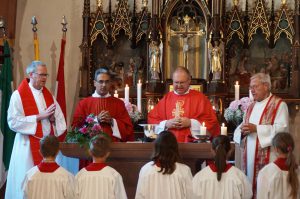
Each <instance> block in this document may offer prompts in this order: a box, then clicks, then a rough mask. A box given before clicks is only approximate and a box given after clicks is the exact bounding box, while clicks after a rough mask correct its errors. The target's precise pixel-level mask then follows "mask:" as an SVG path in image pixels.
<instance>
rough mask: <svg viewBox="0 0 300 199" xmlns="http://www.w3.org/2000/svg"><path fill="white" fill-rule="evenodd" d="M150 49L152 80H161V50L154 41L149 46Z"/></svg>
mask: <svg viewBox="0 0 300 199" xmlns="http://www.w3.org/2000/svg"><path fill="white" fill-rule="evenodd" d="M149 48H150V72H151V79H153V80H159V79H160V78H159V73H160V56H161V53H160V49H159V46H158V44H157V42H156V41H152V42H151V43H150V45H149Z"/></svg>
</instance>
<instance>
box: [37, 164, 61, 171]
mask: <svg viewBox="0 0 300 199" xmlns="http://www.w3.org/2000/svg"><path fill="white" fill-rule="evenodd" d="M37 167H38V168H39V170H40V172H43V173H53V172H54V171H56V169H58V168H59V165H58V164H57V163H56V162H41V163H40V164H38V165H37Z"/></svg>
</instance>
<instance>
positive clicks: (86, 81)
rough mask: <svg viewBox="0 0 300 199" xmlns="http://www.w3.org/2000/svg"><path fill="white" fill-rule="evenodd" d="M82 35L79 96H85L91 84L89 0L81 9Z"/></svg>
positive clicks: (85, 0)
mask: <svg viewBox="0 0 300 199" xmlns="http://www.w3.org/2000/svg"><path fill="white" fill-rule="evenodd" d="M82 18H83V36H82V43H81V45H80V49H81V53H82V63H81V64H82V65H81V67H80V71H79V72H80V77H79V78H80V90H79V96H80V97H87V96H88V95H89V94H90V93H91V92H92V85H91V82H90V78H89V77H90V75H91V72H92V71H90V39H89V32H90V0H84V9H83V14H82Z"/></svg>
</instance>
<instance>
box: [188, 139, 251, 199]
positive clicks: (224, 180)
mask: <svg viewBox="0 0 300 199" xmlns="http://www.w3.org/2000/svg"><path fill="white" fill-rule="evenodd" d="M212 149H213V151H214V152H215V160H214V163H212V164H210V165H209V166H207V167H205V168H204V169H203V170H201V171H200V172H198V173H197V174H196V175H195V176H194V178H193V190H194V194H195V195H196V198H199V199H205V198H211V199H216V198H218V199H250V198H252V186H251V184H250V182H249V180H248V179H247V176H246V175H245V174H244V173H243V172H242V171H240V170H239V169H238V168H236V167H234V166H232V165H231V164H228V163H227V162H226V158H227V157H228V155H229V154H230V151H231V150H230V140H229V138H228V137H227V136H225V135H219V136H217V137H215V138H214V139H213V141H212Z"/></svg>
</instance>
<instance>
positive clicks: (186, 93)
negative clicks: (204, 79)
mask: <svg viewBox="0 0 300 199" xmlns="http://www.w3.org/2000/svg"><path fill="white" fill-rule="evenodd" d="M189 92H190V88H189V89H188V90H187V91H186V92H185V93H183V94H178V93H177V92H176V91H174V93H175V94H176V95H186V94H188V93H189Z"/></svg>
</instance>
